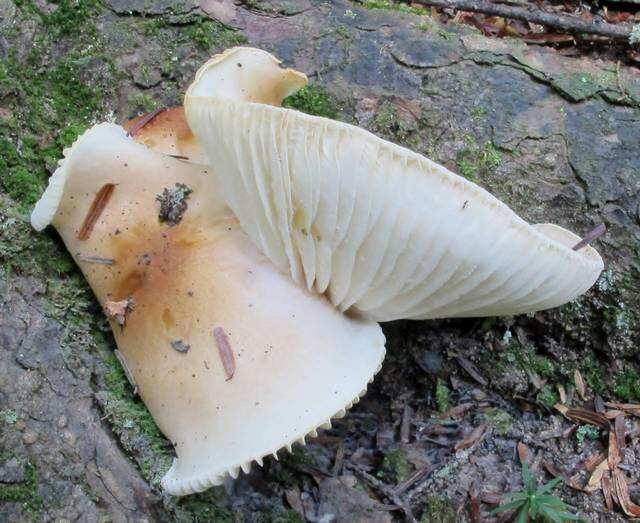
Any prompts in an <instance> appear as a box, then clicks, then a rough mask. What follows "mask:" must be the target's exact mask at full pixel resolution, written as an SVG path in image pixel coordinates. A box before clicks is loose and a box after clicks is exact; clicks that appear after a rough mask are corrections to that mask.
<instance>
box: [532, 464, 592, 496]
mask: <svg viewBox="0 0 640 523" xmlns="http://www.w3.org/2000/svg"><path fill="white" fill-rule="evenodd" d="M542 465H543V466H544V468H545V469H546V470H547V472H548V473H549V474H551V475H552V476H553V477H556V478H561V479H562V481H563V482H564V484H565V485H567V486H569V487H571V488H572V489H575V490H579V491H580V492H584V488H583V487H581V486H580V485H579V484H578V482H577V481H576V480H575V479H574V478H570V477H568V476H567V475H566V474H565V473H564V472H561V471H560V470H558V469H557V468H556V466H555V465H554V464H553V463H552V462H551V461H547V460H543V461H542Z"/></svg>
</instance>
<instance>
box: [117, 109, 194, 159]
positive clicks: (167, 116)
mask: <svg viewBox="0 0 640 523" xmlns="http://www.w3.org/2000/svg"><path fill="white" fill-rule="evenodd" d="M147 116H148V115H142V116H139V117H137V118H134V119H132V120H129V121H128V122H127V123H126V124H125V125H124V128H125V129H126V130H127V131H130V130H135V129H136V128H137V127H138V125H139V124H140V123H141V122H142V121H143V119H144V118H145V117H147ZM134 139H135V140H136V141H137V142H138V143H141V144H143V145H146V146H147V147H149V148H151V149H156V150H159V151H162V152H164V153H167V154H173V155H180V156H186V157H189V156H190V151H192V150H193V149H194V148H196V147H198V148H199V145H197V141H196V139H195V137H194V136H193V133H192V132H191V129H190V128H189V125H188V124H187V120H186V118H185V115H184V108H183V107H172V108H170V109H166V110H164V111H162V112H161V113H159V114H157V115H156V116H155V117H154V118H153V119H152V120H150V121H149V122H148V123H146V124H145V125H144V126H143V127H142V128H140V129H138V130H137V131H136V134H135V136H134Z"/></svg>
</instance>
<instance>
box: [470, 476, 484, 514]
mask: <svg viewBox="0 0 640 523" xmlns="http://www.w3.org/2000/svg"><path fill="white" fill-rule="evenodd" d="M469 499H470V500H471V503H470V506H469V520H470V521H471V523H480V522H481V521H482V516H481V514H480V496H479V493H478V485H477V483H476V482H475V481H474V482H473V483H472V484H471V488H470V489H469Z"/></svg>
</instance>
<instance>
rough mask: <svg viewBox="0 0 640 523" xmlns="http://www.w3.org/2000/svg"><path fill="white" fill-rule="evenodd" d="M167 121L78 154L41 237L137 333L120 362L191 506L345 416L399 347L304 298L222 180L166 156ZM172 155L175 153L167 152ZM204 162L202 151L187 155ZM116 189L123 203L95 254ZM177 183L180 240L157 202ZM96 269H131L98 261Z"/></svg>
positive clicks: (96, 132)
mask: <svg viewBox="0 0 640 523" xmlns="http://www.w3.org/2000/svg"><path fill="white" fill-rule="evenodd" d="M166 113H167V112H166V111H165V112H163V113H160V114H158V115H157V116H156V118H154V119H153V120H151V121H150V122H149V124H148V125H146V126H144V127H143V128H141V129H139V131H138V132H137V133H136V134H135V136H134V137H130V136H127V133H126V131H125V129H123V128H122V127H120V126H117V125H113V124H100V125H97V126H95V127H93V128H91V129H90V130H88V131H87V132H85V133H84V134H83V135H82V136H81V137H80V138H78V140H77V141H76V143H75V144H74V145H73V147H71V148H70V149H68V150H66V152H65V158H64V159H63V160H62V161H61V162H60V164H59V167H58V169H57V170H56V172H55V173H54V174H53V176H52V177H51V179H50V183H49V187H48V188H47V190H46V191H45V193H44V195H43V196H42V198H41V199H40V201H39V202H38V203H37V205H36V208H35V210H34V212H33V214H32V224H33V226H34V227H35V228H36V229H39V230H40V229H42V228H44V227H45V226H46V225H47V224H49V223H51V224H52V225H53V226H54V227H55V228H56V229H57V230H58V232H59V233H60V235H61V237H62V239H63V241H64V242H65V244H66V246H67V249H68V250H69V252H71V253H76V254H74V256H75V257H76V260H77V261H79V262H80V263H79V265H80V268H81V270H82V271H83V273H84V275H85V277H86V278H87V280H88V282H89V284H90V285H91V287H92V289H93V291H94V293H95V295H96V297H97V299H98V301H99V302H100V303H101V305H102V306H103V307H104V308H105V309H106V310H107V313H108V314H109V316H111V317H112V318H113V319H114V320H115V321H114V322H113V323H114V326H115V325H117V324H119V323H120V321H122V322H124V321H125V319H126V328H124V329H122V328H115V329H114V337H115V339H116V343H117V345H118V351H119V352H120V353H121V361H122V363H123V366H124V367H125V368H126V369H127V372H128V376H129V377H130V379H131V382H132V383H134V384H135V386H136V387H137V390H138V392H139V394H140V397H141V398H142V400H143V401H144V403H145V404H146V406H147V408H148V409H149V411H150V413H151V414H152V416H153V418H154V420H155V421H156V423H157V425H158V427H159V428H160V430H162V432H163V433H164V434H165V435H166V436H167V438H168V439H169V440H170V441H171V442H173V443H174V445H175V451H176V455H177V457H176V459H175V460H174V463H173V466H172V467H171V469H170V470H169V471H168V472H167V474H166V475H165V477H164V478H163V479H162V485H163V487H164V489H165V490H166V491H167V492H168V493H170V494H175V495H185V494H190V493H193V492H198V491H202V490H205V489H206V488H208V487H209V486H211V485H217V484H220V483H222V482H223V480H224V479H225V477H228V476H229V475H230V476H232V477H236V476H237V475H238V473H239V470H240V469H242V470H244V471H245V472H246V471H248V470H249V468H250V466H251V463H252V462H253V461H256V462H258V463H262V458H263V457H264V456H267V455H271V454H276V453H277V452H278V451H279V450H280V449H282V448H290V446H291V444H292V443H294V442H296V441H301V442H304V439H305V436H306V435H308V434H315V431H316V429H317V428H318V427H320V426H326V425H327V424H329V423H330V419H331V418H332V417H336V416H341V415H344V412H345V409H347V408H349V407H350V406H351V405H352V404H353V403H355V402H356V401H358V399H359V397H360V396H361V395H362V394H363V393H364V390H365V389H366V386H367V384H368V383H369V382H370V381H371V379H372V378H373V376H374V375H375V373H376V372H377V370H378V369H379V368H380V364H381V362H382V359H383V357H384V336H383V334H382V331H381V329H380V327H379V326H378V325H377V324H376V323H374V322H371V321H368V320H361V319H354V318H350V317H347V316H345V315H343V314H341V313H340V312H339V311H338V310H337V309H336V308H335V307H333V306H332V305H331V303H330V302H329V301H328V300H327V299H326V298H325V297H323V296H320V295H318V294H314V293H311V292H309V291H307V290H306V289H304V288H302V287H300V286H298V285H296V284H295V283H294V282H292V281H291V279H290V278H289V276H288V275H286V274H283V273H281V272H280V271H279V270H278V269H277V268H276V267H275V266H274V265H273V264H272V263H271V262H270V261H269V260H268V259H267V258H266V257H265V256H264V255H263V254H261V253H260V252H259V251H258V250H257V249H256V248H255V247H254V245H253V243H252V242H251V240H250V239H249V237H248V236H247V235H246V234H245V233H244V232H243V231H242V229H241V227H240V226H239V224H238V221H237V219H236V217H235V216H234V215H233V213H232V212H231V211H230V210H229V209H228V207H227V206H226V204H225V203H224V201H223V200H222V198H221V196H220V192H219V190H218V187H217V179H216V178H215V177H214V176H213V173H212V170H211V168H209V167H208V166H206V165H198V164H196V163H193V162H191V161H185V160H180V159H177V158H173V157H171V156H169V155H168V154H166V152H167V151H166V150H165V149H164V148H168V149H170V150H174V148H173V147H172V141H173V144H174V145H175V143H176V142H175V140H176V137H175V133H174V134H173V135H172V136H168V135H167V137H163V135H162V134H159V135H158V136H156V135H154V132H157V133H162V132H163V126H164V129H165V130H166V129H167V127H171V126H170V125H169V124H167V123H166V121H164V120H162V118H163V115H166ZM163 122H164V123H163ZM175 125H176V126H179V125H180V124H179V123H176V124H175ZM154 129H155V130H154ZM138 139H140V140H141V142H142V143H138V142H137V141H136V140H138ZM143 143H144V144H150V147H147V146H146V145H143ZM159 143H160V144H161V145H159V146H158V147H159V149H160V151H163V152H164V153H165V154H163V152H160V151H158V150H154V147H155V144H159ZM198 154H200V157H202V156H203V155H202V153H201V152H200V153H198V151H196V150H195V149H194V148H193V147H192V150H191V151H190V152H189V154H188V156H190V157H192V158H197V157H198ZM105 184H113V185H114V186H116V190H115V191H113V193H112V194H111V197H110V199H109V202H108V205H106V206H104V208H103V209H102V211H101V213H100V216H99V218H98V219H97V220H95V222H94V224H93V230H92V232H91V234H90V235H89V236H88V237H87V238H86V239H84V240H81V239H79V238H78V234H77V233H78V231H79V230H80V228H81V226H82V223H83V220H84V219H85V216H86V215H87V212H88V210H89V209H90V208H91V206H92V203H93V201H94V199H95V196H96V194H98V193H99V192H100V190H101V188H102V187H104V186H105ZM176 184H183V185H185V186H186V187H188V188H189V189H190V190H191V191H192V192H191V194H190V195H189V205H188V208H187V209H186V210H185V212H184V214H183V215H182V219H181V220H180V221H179V223H177V224H175V225H173V226H170V225H169V224H166V223H162V222H159V221H158V203H157V201H156V195H157V194H158V193H161V192H162V191H163V189H164V188H166V187H175V185H176ZM77 253H82V255H81V256H79V255H78V254H77ZM88 256H99V257H101V258H105V259H113V260H116V263H114V264H101V263H85V262H83V261H82V260H86V259H87V257H88ZM129 300H131V301H129ZM131 303H135V310H134V311H133V312H131V311H130V307H129V305H130V304H131ZM127 310H129V313H128V314H127ZM216 329H220V331H218V330H216ZM220 333H222V334H220ZM177 341H179V343H177ZM186 347H189V348H188V350H186V351H185V349H186ZM221 357H222V359H221ZM203 362H204V363H203ZM231 376H233V378H232V379H229V378H230V377H231Z"/></svg>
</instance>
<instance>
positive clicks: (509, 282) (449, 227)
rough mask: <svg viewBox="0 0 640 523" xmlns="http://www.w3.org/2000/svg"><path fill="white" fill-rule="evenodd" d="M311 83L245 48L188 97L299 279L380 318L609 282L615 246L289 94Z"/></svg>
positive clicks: (232, 200)
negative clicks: (601, 279)
mask: <svg viewBox="0 0 640 523" xmlns="http://www.w3.org/2000/svg"><path fill="white" fill-rule="evenodd" d="M237 63H242V67H237V65H236V64H237ZM306 82H307V78H306V76H305V75H304V74H302V73H299V72H296V71H293V70H291V69H283V68H281V67H280V65H279V61H278V60H277V59H276V58H275V57H273V56H272V55H270V54H269V53H267V52H265V51H261V50H259V49H252V48H246V47H237V48H233V49H229V50H227V51H225V52H224V53H222V54H220V55H217V56H215V57H213V58H212V59H211V60H209V61H208V62H207V63H206V64H205V65H204V66H203V67H202V68H201V69H200V70H199V71H198V73H197V74H196V77H195V81H194V82H193V83H192V85H191V86H190V87H189V89H188V91H187V94H186V97H185V112H186V117H187V121H188V123H189V127H190V128H191V129H192V131H193V133H194V134H195V136H196V138H197V139H198V141H199V142H200V143H201V144H202V146H203V148H204V149H205V150H206V152H207V155H208V157H209V159H210V161H211V162H212V165H214V166H215V169H216V172H217V175H218V176H219V180H220V188H221V190H222V193H223V196H224V198H225V200H226V202H227V203H228V205H229V206H230V207H231V209H232V210H233V212H234V213H235V214H236V216H237V217H238V219H239V221H240V224H241V226H242V227H243V229H244V230H245V231H246V232H247V234H248V235H249V237H250V238H251V239H252V240H253V241H254V243H255V244H256V245H257V246H258V248H259V249H260V250H261V251H262V252H263V253H264V254H265V255H266V256H267V257H268V258H269V259H271V260H272V261H273V263H274V264H275V265H276V266H277V267H278V268H280V269H281V270H283V271H285V272H287V273H290V274H291V277H292V278H293V279H294V281H296V282H299V283H301V284H304V285H305V286H306V287H307V288H308V289H310V290H311V289H313V290H315V291H316V292H319V293H323V294H326V295H327V296H328V297H329V299H330V300H331V302H332V303H333V304H334V305H335V306H336V307H338V308H339V310H342V311H351V312H353V313H354V314H358V315H360V316H361V317H365V318H369V319H374V320H378V321H388V320H393V319H399V318H407V319H426V318H443V317H474V316H490V315H501V314H516V313H525V312H532V311H537V310H541V309H547V308H551V307H556V306H558V305H561V304H563V303H566V302H568V301H570V300H572V299H574V298H576V297H577V296H579V295H580V294H582V293H584V292H586V291H587V290H588V289H589V288H590V287H591V286H592V285H593V283H594V282H595V281H596V279H597V278H598V275H599V274H600V272H601V271H602V269H603V262H602V259H601V257H600V255H599V254H598V253H597V252H596V250H595V249H593V247H591V246H588V245H586V243H587V242H581V239H580V237H578V236H577V235H576V234H574V233H572V232H570V231H568V230H566V229H563V228H562V227H560V226H558V225H554V224H533V225H532V224H529V223H527V222H526V221H524V220H523V219H522V218H520V217H519V216H517V215H516V214H515V213H514V212H513V211H512V210H511V209H510V208H509V207H508V206H507V205H505V204H504V203H502V202H501V201H499V200H498V199H497V198H495V197H494V196H492V195H491V194H489V193H488V192H487V191H485V190H484V189H482V188H480V187H479V186H477V185H475V184H474V183H471V182H469V181H468V180H466V179H464V178H463V177H461V176H458V175H456V174H454V173H452V172H451V171H449V170H447V169H446V168H444V167H442V166H441V165H438V164H437V163H435V162H433V161H431V160H429V159H428V158H425V157H424V156H421V155H419V154H416V153H414V152H412V151H410V150H408V149H406V148H403V147H400V146H398V145H395V144H392V143H390V142H387V141H384V140H382V139H380V138H378V137H376V136H374V135H373V134H371V133H369V132H367V131H365V130H363V129H361V128H358V127H356V126H353V125H349V124H346V123H342V122H338V121H333V120H329V119H326V118H321V117H318V116H310V115H307V114H303V113H300V112H298V111H295V110H292V109H286V108H283V107H281V102H282V99H283V98H284V97H286V96H287V95H290V94H292V93H293V92H295V91H296V90H298V89H300V88H301V87H303V86H304V85H305V84H306ZM572 248H575V250H573V249H572Z"/></svg>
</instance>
